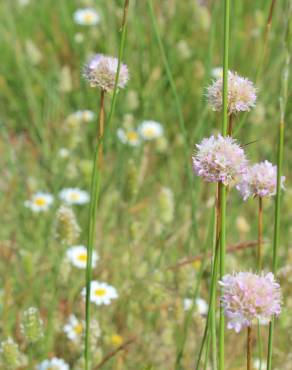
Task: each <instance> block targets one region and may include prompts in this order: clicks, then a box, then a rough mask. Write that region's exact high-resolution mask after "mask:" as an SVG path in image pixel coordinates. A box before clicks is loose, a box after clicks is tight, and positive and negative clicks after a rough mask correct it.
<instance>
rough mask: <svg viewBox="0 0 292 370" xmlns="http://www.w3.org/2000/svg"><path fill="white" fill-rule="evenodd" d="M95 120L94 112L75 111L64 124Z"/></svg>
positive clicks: (85, 110) (86, 110)
mask: <svg viewBox="0 0 292 370" xmlns="http://www.w3.org/2000/svg"><path fill="white" fill-rule="evenodd" d="M94 118H95V114H94V112H92V111H91V110H88V109H84V110H77V111H76V112H74V113H71V114H70V115H69V116H68V117H67V118H66V122H69V123H70V122H72V123H73V122H77V123H83V122H84V123H87V122H91V121H93V120H94Z"/></svg>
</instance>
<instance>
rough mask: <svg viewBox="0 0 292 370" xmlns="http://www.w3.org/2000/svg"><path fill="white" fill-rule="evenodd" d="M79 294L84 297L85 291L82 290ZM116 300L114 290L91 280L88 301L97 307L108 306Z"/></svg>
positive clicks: (116, 296)
mask: <svg viewBox="0 0 292 370" xmlns="http://www.w3.org/2000/svg"><path fill="white" fill-rule="evenodd" d="M81 294H82V295H83V296H84V297H85V295H86V289H85V288H83V289H82V292H81ZM117 298H118V293H117V291H116V289H115V288H114V287H113V286H111V285H108V284H107V283H102V282H99V281H96V280H93V281H92V282H91V285H90V301H91V302H93V303H95V304H96V305H98V306H101V305H109V304H110V303H111V301H112V300H113V299H117Z"/></svg>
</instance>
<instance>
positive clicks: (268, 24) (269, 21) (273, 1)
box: [256, 0, 276, 81]
mask: <svg viewBox="0 0 292 370" xmlns="http://www.w3.org/2000/svg"><path fill="white" fill-rule="evenodd" d="M275 4H276V0H271V4H270V8H269V14H268V18H267V22H266V26H265V31H264V41H263V47H262V49H261V54H260V60H259V63H258V69H257V73H256V81H258V79H259V77H260V75H261V72H262V69H263V65H264V60H265V56H266V52H267V47H268V41H269V36H270V31H271V26H272V19H273V14H274V8H275Z"/></svg>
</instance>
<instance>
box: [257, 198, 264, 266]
mask: <svg viewBox="0 0 292 370" xmlns="http://www.w3.org/2000/svg"><path fill="white" fill-rule="evenodd" d="M262 250H263V198H262V197H259V210H258V251H257V270H258V272H260V271H261V270H262V268H263V251H262Z"/></svg>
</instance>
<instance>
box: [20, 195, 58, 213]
mask: <svg viewBox="0 0 292 370" xmlns="http://www.w3.org/2000/svg"><path fill="white" fill-rule="evenodd" d="M53 201H54V197H53V196H52V195H51V194H49V193H43V192H37V193H35V194H34V195H33V196H32V197H31V199H30V200H26V201H25V202H24V205H25V207H27V208H30V209H31V210H32V211H33V212H44V211H47V210H48V209H49V208H50V206H51V205H52V203H53Z"/></svg>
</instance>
